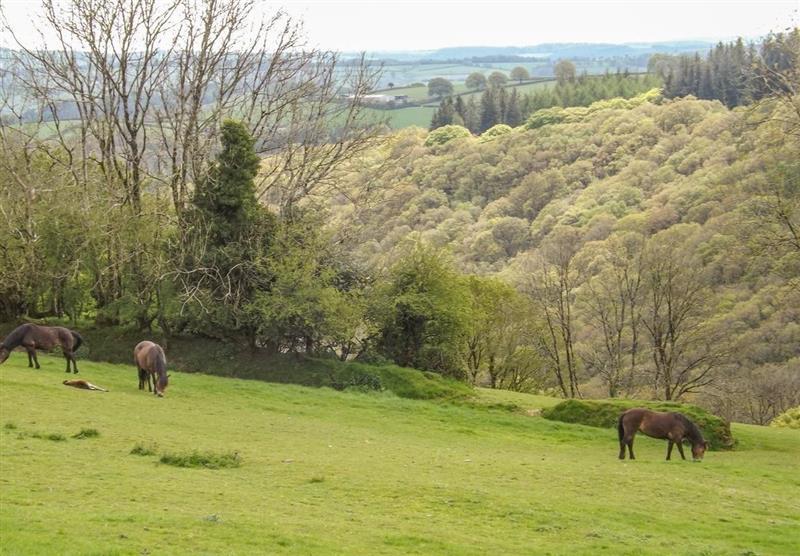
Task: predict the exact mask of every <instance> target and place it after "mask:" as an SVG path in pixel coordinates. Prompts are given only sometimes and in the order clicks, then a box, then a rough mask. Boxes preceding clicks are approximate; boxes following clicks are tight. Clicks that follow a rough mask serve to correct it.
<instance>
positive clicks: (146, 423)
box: [0, 353, 800, 555]
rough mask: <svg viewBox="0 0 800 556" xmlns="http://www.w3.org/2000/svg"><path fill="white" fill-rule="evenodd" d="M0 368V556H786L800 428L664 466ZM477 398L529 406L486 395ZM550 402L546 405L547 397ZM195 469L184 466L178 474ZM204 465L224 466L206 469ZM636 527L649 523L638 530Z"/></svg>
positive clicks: (761, 434)
mask: <svg viewBox="0 0 800 556" xmlns="http://www.w3.org/2000/svg"><path fill="white" fill-rule="evenodd" d="M41 361H42V363H43V365H42V369H41V370H40V371H34V370H30V369H28V368H27V367H26V363H27V361H26V358H25V356H24V354H16V353H15V354H13V355H12V357H11V359H10V360H9V361H7V362H6V363H5V364H4V365H3V366H2V367H0V426H1V427H2V428H0V476H1V477H2V478H1V479H0V500H2V504H0V534H1V535H2V544H1V545H0V552H2V553H4V554H23V553H24V554H43V553H53V552H58V553H61V554H78V553H80V554H87V553H105V554H108V553H115V554H141V553H152V554H158V553H186V552H192V553H221V552H224V553H226V554H252V553H253V552H261V553H263V552H269V553H271V554H298V553H317V554H322V553H324V554H376V553H382V554H409V553H426V554H429V553H437V554H476V555H477V554H486V553H495V554H500V553H502V554H532V553H537V554H538V553H561V552H563V551H564V550H565V547H569V550H570V552H574V553H586V554H589V553H597V552H601V551H606V552H609V553H615V554H663V553H664V552H665V551H666V552H680V553H692V554H700V553H703V554H720V555H721V554H741V553H751V554H791V553H793V551H794V550H795V548H796V547H797V546H798V544H799V543H800V512H799V511H798V507H797V504H796V501H797V499H798V497H800V482H798V478H797V473H796V465H795V464H796V461H797V460H798V458H799V457H800V436H799V435H798V432H797V431H794V430H787V429H777V428H771V427H770V428H765V427H752V426H746V425H734V429H733V430H734V434H735V435H736V437H737V438H738V439H739V440H740V442H739V446H738V447H737V449H736V450H735V451H729V452H710V453H708V454H707V455H706V457H705V459H704V461H703V463H700V464H693V463H689V462H682V461H679V460H678V461H671V462H665V461H664V443H663V442H662V441H655V440H651V439H647V438H645V437H642V438H639V439H637V446H636V447H637V457H638V459H637V460H636V461H625V462H620V461H619V460H618V459H617V440H616V432H615V431H613V430H611V429H598V428H594V427H585V426H581V425H571V424H567V423H560V422H555V421H548V420H546V419H542V418H541V417H529V416H527V415H524V414H520V413H516V412H509V411H506V410H497V409H491V407H492V406H491V405H487V406H485V407H478V406H474V405H463V404H462V405H449V404H440V403H432V402H426V401H414V400H407V399H402V398H398V397H396V396H394V395H391V394H388V393H382V394H360V393H348V392H336V391H334V390H330V389H309V388H303V387H298V386H291V385H276V384H267V383H264V382H258V381H242V380H237V379H226V378H219V377H211V376H206V375H202V374H184V373H178V372H173V373H172V377H171V379H170V386H169V388H168V389H167V392H166V396H165V397H164V398H156V397H154V396H153V395H152V394H147V393H143V392H139V391H138V390H137V380H136V372H135V370H134V369H133V368H132V367H130V366H128V365H112V364H107V363H92V362H82V364H81V374H80V375H79V376H82V377H84V378H86V379H88V380H90V381H92V382H93V383H95V384H99V385H101V386H104V387H106V388H108V389H109V390H110V391H109V392H108V393H102V392H88V391H83V390H76V389H73V388H67V387H64V386H62V385H61V380H62V378H63V376H64V373H63V370H62V362H61V360H60V359H59V358H57V357H41ZM490 394H491V396H490V399H489V400H487V402H489V403H497V402H501V401H506V402H513V403H516V404H519V405H520V406H527V407H529V408H537V407H541V404H540V401H541V400H540V398H537V397H535V396H526V395H524V394H514V393H501V392H497V393H496V394H498V396H495V392H491V393H490ZM544 402H545V403H547V404H551V403H552V400H544ZM187 466H188V467H187ZM214 467H217V468H216V469H215V468H214ZM645 516H646V517H645Z"/></svg>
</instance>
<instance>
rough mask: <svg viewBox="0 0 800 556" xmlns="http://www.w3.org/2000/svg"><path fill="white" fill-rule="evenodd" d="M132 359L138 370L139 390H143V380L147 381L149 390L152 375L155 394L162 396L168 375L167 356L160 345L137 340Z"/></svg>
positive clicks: (167, 381)
mask: <svg viewBox="0 0 800 556" xmlns="http://www.w3.org/2000/svg"><path fill="white" fill-rule="evenodd" d="M133 361H134V363H135V364H136V368H137V369H138V371H139V390H144V382H145V381H147V388H148V391H149V390H150V379H151V377H152V379H153V389H154V390H155V395H156V396H159V397H162V396H164V390H165V389H166V388H167V384H168V383H169V377H168V375H167V357H166V356H165V355H164V350H163V349H161V346H160V345H158V344H155V343H153V342H148V341H146V340H145V341H144V342H139V343H138V344H136V347H135V348H134V349H133Z"/></svg>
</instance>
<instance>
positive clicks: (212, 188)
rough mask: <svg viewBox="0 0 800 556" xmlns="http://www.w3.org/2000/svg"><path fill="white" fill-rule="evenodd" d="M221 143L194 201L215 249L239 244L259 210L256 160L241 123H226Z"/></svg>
mask: <svg viewBox="0 0 800 556" xmlns="http://www.w3.org/2000/svg"><path fill="white" fill-rule="evenodd" d="M221 143H222V148H221V150H220V152H219V154H218V155H217V160H216V162H215V163H214V164H213V165H212V166H211V168H210V169H209V172H208V175H207V176H206V178H205V179H203V180H200V181H199V182H198V184H197V189H196V191H195V195H194V199H193V204H194V206H195V207H196V208H197V209H198V210H199V211H200V213H201V214H202V215H203V218H204V220H205V224H206V226H207V232H208V234H209V237H210V238H211V240H212V242H213V243H214V244H215V245H224V244H226V243H228V242H230V241H238V240H239V239H240V238H241V237H242V235H243V233H244V232H245V231H246V230H247V228H248V226H249V225H250V224H251V222H252V220H253V219H254V218H255V213H256V212H257V210H258V203H257V201H256V196H255V185H254V181H253V180H254V179H255V177H256V174H257V173H258V166H259V158H258V156H257V155H256V153H255V149H254V148H253V145H254V141H253V138H252V137H251V136H250V133H249V132H248V130H247V128H245V126H244V125H243V124H242V123H240V122H236V121H233V120H226V121H225V122H223V124H222V129H221Z"/></svg>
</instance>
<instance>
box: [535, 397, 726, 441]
mask: <svg viewBox="0 0 800 556" xmlns="http://www.w3.org/2000/svg"><path fill="white" fill-rule="evenodd" d="M632 407H647V408H649V409H653V410H655V411H676V412H678V413H683V414H684V415H686V416H687V417H688V418H689V419H691V420H692V421H694V423H695V424H697V426H698V427H700V430H702V431H703V437H704V438H705V439H706V440H707V441H708V443H709V447H710V449H712V450H726V449H731V448H733V446H734V445H735V443H736V442H735V440H734V438H733V436H732V435H731V428H730V424H729V423H728V422H726V421H725V420H723V419H721V418H720V417H717V416H716V415H713V414H711V413H709V412H708V411H706V410H705V409H702V408H699V407H697V406H694V405H689V404H681V403H677V402H646V401H640V400H566V401H563V402H561V403H559V404H557V405H555V406H553V407H551V408H548V409H545V410H543V411H542V416H543V417H544V418H545V419H550V420H552V421H563V422H565V423H578V424H581V425H589V426H590V427H601V428H612V427H616V426H617V420H618V419H619V416H620V415H621V414H622V413H623V412H624V411H625V410H626V409H630V408H632Z"/></svg>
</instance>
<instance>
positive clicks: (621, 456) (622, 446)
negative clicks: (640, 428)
mask: <svg viewBox="0 0 800 556" xmlns="http://www.w3.org/2000/svg"><path fill="white" fill-rule="evenodd" d="M619 459H625V441H624V440H620V441H619Z"/></svg>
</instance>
